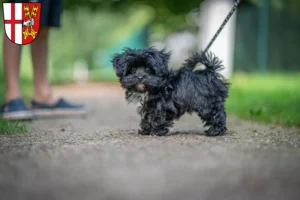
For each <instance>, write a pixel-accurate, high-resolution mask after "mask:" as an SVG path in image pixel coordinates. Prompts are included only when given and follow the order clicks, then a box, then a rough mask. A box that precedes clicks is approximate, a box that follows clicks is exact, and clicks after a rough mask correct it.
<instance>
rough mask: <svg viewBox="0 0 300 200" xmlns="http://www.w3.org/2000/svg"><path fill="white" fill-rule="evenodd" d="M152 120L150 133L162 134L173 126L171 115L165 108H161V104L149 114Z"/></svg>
mask: <svg viewBox="0 0 300 200" xmlns="http://www.w3.org/2000/svg"><path fill="white" fill-rule="evenodd" d="M151 121H152V124H151V125H152V132H151V134H153V135H157V136H164V135H166V134H167V133H168V132H169V131H170V128H171V127H172V126H173V117H172V116H171V115H170V114H169V115H168V113H167V111H166V109H162V108H161V106H159V104H158V106H157V108H156V110H155V111H154V112H153V113H152V115H151Z"/></svg>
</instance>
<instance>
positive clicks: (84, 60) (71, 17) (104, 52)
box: [0, 0, 300, 125]
mask: <svg viewBox="0 0 300 200" xmlns="http://www.w3.org/2000/svg"><path fill="white" fill-rule="evenodd" d="M1 1H2V2H5V1H3V0H1ZM206 1H207V0H206ZM267 1H268V3H269V8H270V9H269V13H268V17H269V23H268V26H269V27H268V32H267V36H268V37H267V38H268V67H267V72H268V73H265V74H262V75H259V74H257V72H258V67H257V59H258V58H257V49H258V46H257V44H258V42H257V41H258V38H259V36H260V35H259V34H260V32H259V25H258V23H259V21H260V18H259V17H260V15H259V13H260V11H261V9H262V6H263V4H262V2H264V1H263V0H242V3H241V5H240V7H239V9H238V12H237V24H236V37H235V41H236V43H235V54H234V55H235V58H234V72H235V74H234V76H233V78H232V80H231V81H232V89H231V95H230V98H229V99H228V102H227V107H228V110H229V112H233V113H235V114H238V115H239V116H240V117H244V118H248V119H249V118H251V119H257V120H264V121H268V122H272V123H283V124H294V125H295V124H296V125H300V116H299V114H297V113H300V106H299V104H300V92H299V91H300V90H299V86H298V85H299V84H297V81H298V80H299V78H300V76H299V63H300V56H299V50H300V37H299V36H300V20H299V19H300V1H299V0H267ZM203 2H204V0H189V1H182V0H172V1H171V0H64V11H63V16H62V27H61V28H60V29H53V30H52V32H51V38H50V44H51V45H50V59H49V64H50V77H51V81H52V83H53V84H62V83H70V82H74V81H76V80H75V79H80V78H82V76H83V74H85V73H86V70H88V72H89V76H88V79H89V80H90V81H115V80H116V77H115V75H114V73H113V70H112V66H111V63H110V59H111V55H112V54H114V53H116V52H119V51H120V50H121V49H122V48H123V47H125V46H130V47H135V48H144V47H146V46H148V45H150V44H152V43H153V42H155V41H164V40H166V38H168V37H169V36H170V35H172V34H175V33H180V32H183V31H186V30H188V31H189V32H191V33H194V34H195V35H197V34H198V32H199V31H201V27H199V25H198V21H197V20H198V18H199V8H200V5H201V3H203ZM233 2H234V1H232V3H233ZM1 9H2V8H1ZM1 17H3V16H2V15H1ZM0 23H3V20H0ZM1 26H2V27H3V24H2V25H1ZM3 31H4V29H0V32H1V35H3V34H4V33H3ZM0 48H1V52H2V40H0ZM22 53H23V56H22V68H21V80H22V82H21V83H22V84H21V86H22V88H23V93H24V96H25V98H26V97H27V98H28V97H30V94H31V91H32V90H31V89H32V86H31V81H32V69H31V57H30V52H29V46H24V48H23V52H22ZM0 59H1V60H3V58H2V54H0ZM2 65H3V63H2V62H1V63H0V83H1V84H0V102H3V99H4V84H2V83H4V80H3V67H2ZM250 72H251V73H250ZM291 73H293V74H291ZM78 74H79V77H78ZM76 77H77V78H76ZM83 78H84V77H83ZM250 94H251V95H250ZM270 102H272V103H270Z"/></svg>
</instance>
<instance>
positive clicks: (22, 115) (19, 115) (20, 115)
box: [1, 111, 33, 120]
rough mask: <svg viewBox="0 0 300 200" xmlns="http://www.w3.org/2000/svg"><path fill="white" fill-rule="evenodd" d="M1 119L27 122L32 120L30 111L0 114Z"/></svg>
mask: <svg viewBox="0 0 300 200" xmlns="http://www.w3.org/2000/svg"><path fill="white" fill-rule="evenodd" d="M1 118H2V119H8V120H26V119H27V120H29V119H33V113H32V112H31V111H18V112H9V113H4V114H2V115H1Z"/></svg>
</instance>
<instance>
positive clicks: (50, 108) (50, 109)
mask: <svg viewBox="0 0 300 200" xmlns="http://www.w3.org/2000/svg"><path fill="white" fill-rule="evenodd" d="M31 105H32V107H31V108H32V111H33V114H34V116H36V117H51V116H76V115H84V114H86V109H85V107H84V105H77V104H71V103H70V102H68V101H66V100H65V99H63V98H60V99H59V100H58V102H57V103H56V104H54V105H47V104H44V103H39V102H37V101H35V100H32V101H31Z"/></svg>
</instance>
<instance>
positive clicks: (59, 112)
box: [32, 109, 86, 117]
mask: <svg viewBox="0 0 300 200" xmlns="http://www.w3.org/2000/svg"><path fill="white" fill-rule="evenodd" d="M32 112H33V115H34V116H35V117H60V116H81V115H85V114H86V110H71V109H53V110H51V109H34V110H33V111H32Z"/></svg>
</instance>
